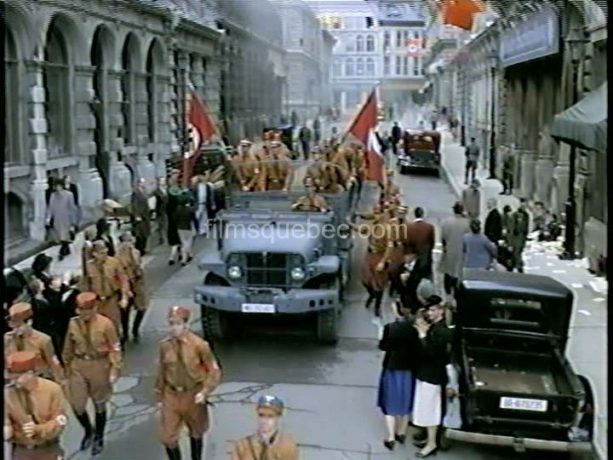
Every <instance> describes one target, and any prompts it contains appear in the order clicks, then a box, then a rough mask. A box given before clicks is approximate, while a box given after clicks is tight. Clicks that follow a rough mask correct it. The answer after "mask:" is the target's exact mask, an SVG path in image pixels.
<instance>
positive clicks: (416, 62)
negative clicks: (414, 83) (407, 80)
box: [413, 57, 421, 77]
mask: <svg viewBox="0 0 613 460" xmlns="http://www.w3.org/2000/svg"><path fill="white" fill-rule="evenodd" d="M420 64H421V62H420V59H419V58H416V57H414V58H413V76H415V77H417V76H419V75H420V73H421V72H420V68H419V67H420Z"/></svg>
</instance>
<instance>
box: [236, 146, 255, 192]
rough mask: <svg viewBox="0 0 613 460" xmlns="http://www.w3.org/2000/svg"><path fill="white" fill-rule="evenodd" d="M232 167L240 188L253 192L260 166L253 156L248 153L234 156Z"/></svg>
mask: <svg viewBox="0 0 613 460" xmlns="http://www.w3.org/2000/svg"><path fill="white" fill-rule="evenodd" d="M232 166H233V167H234V171H235V172H236V175H237V177H238V180H239V182H240V184H241V187H247V188H248V189H249V191H253V190H254V189H255V186H256V183H257V179H258V177H259V174H260V166H259V164H258V161H257V159H256V158H255V156H254V155H251V154H250V153H247V154H244V155H239V156H236V157H234V158H233V159H232Z"/></svg>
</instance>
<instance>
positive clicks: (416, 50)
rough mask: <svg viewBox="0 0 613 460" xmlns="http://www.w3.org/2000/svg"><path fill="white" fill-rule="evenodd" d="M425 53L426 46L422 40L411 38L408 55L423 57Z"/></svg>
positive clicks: (408, 41) (408, 42) (408, 44)
mask: <svg viewBox="0 0 613 460" xmlns="http://www.w3.org/2000/svg"><path fill="white" fill-rule="evenodd" d="M423 51H424V45H423V40H422V39H421V38H409V39H408V40H407V55H408V56H409V57H421V56H422V55H423Z"/></svg>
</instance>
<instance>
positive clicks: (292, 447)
mask: <svg viewBox="0 0 613 460" xmlns="http://www.w3.org/2000/svg"><path fill="white" fill-rule="evenodd" d="M232 460H298V447H297V446H296V443H295V442H294V440H293V439H292V438H291V437H290V436H289V435H286V434H284V433H277V434H276V435H275V436H274V437H273V440H272V442H271V443H270V444H267V443H266V442H265V441H264V440H262V439H260V437H259V436H258V435H251V436H247V437H246V438H243V439H239V440H238V441H237V442H235V443H234V448H233V449H232Z"/></svg>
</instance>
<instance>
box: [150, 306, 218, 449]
mask: <svg viewBox="0 0 613 460" xmlns="http://www.w3.org/2000/svg"><path fill="white" fill-rule="evenodd" d="M189 317H190V310H189V308H187V307H180V306H174V307H171V308H170V309H169V311H168V324H169V326H170V336H168V337H166V338H164V339H162V342H161V343H160V348H159V354H158V359H157V363H158V370H157V379H156V383H155V396H156V399H157V401H158V406H160V409H161V413H162V417H161V441H162V444H163V445H164V447H165V448H166V453H167V454H168V458H169V460H180V459H181V450H180V449H179V433H180V430H181V428H182V425H184V424H185V425H187V428H188V429H189V440H190V448H191V454H192V455H191V457H192V460H201V459H202V438H203V436H204V434H205V433H206V432H207V431H208V429H209V423H210V421H209V409H208V403H207V398H208V397H209V396H210V394H211V393H212V392H213V391H215V388H217V386H218V385H219V382H220V381H221V370H220V368H219V365H218V364H217V359H216V358H215V355H214V354H213V352H212V350H211V347H210V345H209V343H208V342H207V341H206V340H203V339H202V338H200V337H199V336H198V335H196V334H194V333H193V332H191V331H190V330H189Z"/></svg>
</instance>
